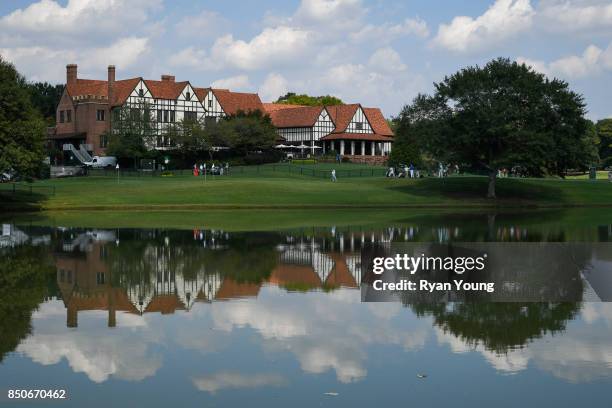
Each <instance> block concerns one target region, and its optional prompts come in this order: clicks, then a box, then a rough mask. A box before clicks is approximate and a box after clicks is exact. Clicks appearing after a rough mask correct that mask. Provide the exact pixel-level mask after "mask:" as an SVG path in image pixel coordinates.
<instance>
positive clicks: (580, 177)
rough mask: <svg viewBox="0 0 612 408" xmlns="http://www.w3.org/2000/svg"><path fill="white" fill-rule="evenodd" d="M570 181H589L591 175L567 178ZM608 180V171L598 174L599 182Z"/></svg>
mask: <svg viewBox="0 0 612 408" xmlns="http://www.w3.org/2000/svg"><path fill="white" fill-rule="evenodd" d="M567 179H568V180H588V179H589V174H588V173H585V174H580V175H577V176H568V177H567ZM607 179H608V172H607V171H598V172H597V180H607Z"/></svg>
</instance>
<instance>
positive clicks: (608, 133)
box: [595, 118, 612, 167]
mask: <svg viewBox="0 0 612 408" xmlns="http://www.w3.org/2000/svg"><path fill="white" fill-rule="evenodd" d="M595 128H596V131H597V137H598V139H599V145H598V147H599V157H600V158H601V161H602V164H603V165H604V166H605V167H610V166H612V118H610V119H602V120H600V121H598V122H597V124H596V125H595Z"/></svg>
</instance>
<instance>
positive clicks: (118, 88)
mask: <svg viewBox="0 0 612 408" xmlns="http://www.w3.org/2000/svg"><path fill="white" fill-rule="evenodd" d="M104 82H105V83H106V81H104ZM139 82H140V78H131V79H122V80H120V81H115V86H114V88H113V93H114V94H113V101H112V105H113V106H117V105H123V103H124V102H125V100H126V99H127V98H128V96H130V94H131V93H132V91H133V90H134V88H136V85H138V83H139Z"/></svg>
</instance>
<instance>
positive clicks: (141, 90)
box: [138, 89, 144, 98]
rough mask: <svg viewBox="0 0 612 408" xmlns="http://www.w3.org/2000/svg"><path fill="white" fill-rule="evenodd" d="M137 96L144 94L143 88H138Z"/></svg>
mask: <svg viewBox="0 0 612 408" xmlns="http://www.w3.org/2000/svg"><path fill="white" fill-rule="evenodd" d="M138 96H140V97H141V98H142V97H143V96H144V89H139V90H138Z"/></svg>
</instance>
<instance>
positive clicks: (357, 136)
mask: <svg viewBox="0 0 612 408" xmlns="http://www.w3.org/2000/svg"><path fill="white" fill-rule="evenodd" d="M340 139H344V140H369V141H374V142H393V137H392V136H384V135H379V134H376V133H330V134H329V135H327V136H323V137H322V138H321V140H340Z"/></svg>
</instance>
